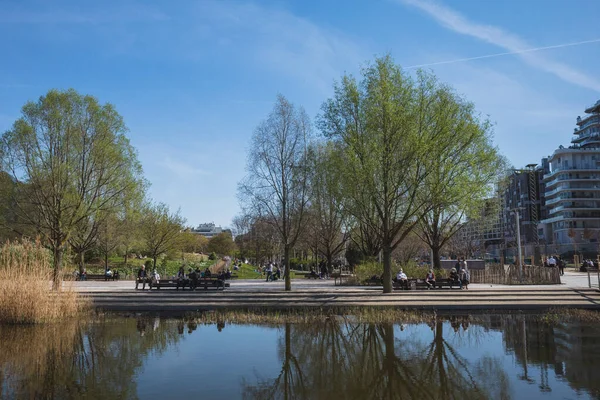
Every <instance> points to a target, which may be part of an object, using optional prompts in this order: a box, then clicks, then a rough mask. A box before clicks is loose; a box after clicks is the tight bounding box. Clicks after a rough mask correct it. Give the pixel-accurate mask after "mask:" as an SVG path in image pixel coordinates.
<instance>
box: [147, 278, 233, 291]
mask: <svg viewBox="0 0 600 400" xmlns="http://www.w3.org/2000/svg"><path fill="white" fill-rule="evenodd" d="M229 286H230V285H229V283H227V282H225V281H223V280H222V279H219V278H199V279H198V281H197V283H196V286H195V287H194V284H193V282H192V280H191V279H185V280H183V281H180V280H179V279H161V280H159V281H158V282H151V283H150V285H149V287H150V289H152V288H156V289H157V290H158V289H161V288H175V290H179V288H181V290H184V289H185V288H186V287H187V288H188V289H190V290H195V289H201V288H204V290H207V289H208V288H215V289H217V290H218V289H221V290H223V289H225V288H226V287H229Z"/></svg>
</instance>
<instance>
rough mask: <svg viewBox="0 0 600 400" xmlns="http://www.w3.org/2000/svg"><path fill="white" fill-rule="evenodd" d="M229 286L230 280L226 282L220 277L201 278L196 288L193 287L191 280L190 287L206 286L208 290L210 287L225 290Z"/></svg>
mask: <svg viewBox="0 0 600 400" xmlns="http://www.w3.org/2000/svg"><path fill="white" fill-rule="evenodd" d="M229 286H230V285H229V283H228V282H225V281H224V280H222V279H219V278H199V279H198V283H197V284H196V287H195V288H194V287H192V282H191V281H189V287H190V289H200V288H204V290H207V289H208V288H215V289H217V290H219V289H221V290H224V289H225V288H226V287H229Z"/></svg>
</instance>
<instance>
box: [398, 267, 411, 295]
mask: <svg viewBox="0 0 600 400" xmlns="http://www.w3.org/2000/svg"><path fill="white" fill-rule="evenodd" d="M396 282H398V284H399V285H400V287H404V288H405V289H406V290H408V277H407V276H406V274H405V273H404V271H403V270H402V268H400V271H398V275H396Z"/></svg>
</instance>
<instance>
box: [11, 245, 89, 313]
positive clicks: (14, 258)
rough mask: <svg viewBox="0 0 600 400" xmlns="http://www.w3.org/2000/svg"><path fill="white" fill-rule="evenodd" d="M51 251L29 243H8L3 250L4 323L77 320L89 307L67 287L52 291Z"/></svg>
mask: <svg viewBox="0 0 600 400" xmlns="http://www.w3.org/2000/svg"><path fill="white" fill-rule="evenodd" d="M51 282H52V264H51V260H50V254H49V252H48V251H47V250H46V249H45V248H44V247H43V246H42V245H41V244H40V243H39V242H32V241H29V240H22V241H18V242H6V243H4V245H3V246H2V247H1V248H0V323H4V324H33V323H46V322H55V321H59V320H63V319H65V318H69V317H74V316H76V315H79V314H80V313H82V312H83V311H84V310H85V309H87V307H88V303H87V301H86V300H85V299H82V298H81V297H80V296H79V295H78V294H77V292H75V291H74V290H72V288H71V287H70V286H69V285H68V284H67V285H65V287H64V288H63V290H61V291H59V292H53V291H52V290H51Z"/></svg>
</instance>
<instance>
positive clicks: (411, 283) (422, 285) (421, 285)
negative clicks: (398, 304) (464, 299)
mask: <svg viewBox="0 0 600 400" xmlns="http://www.w3.org/2000/svg"><path fill="white" fill-rule="evenodd" d="M393 287H394V289H395V290H407V288H406V287H405V286H401V285H400V283H399V282H393ZM429 288H430V286H429V285H428V284H427V283H426V282H425V279H414V278H411V279H409V280H408V290H419V289H420V290H427V289H429ZM443 288H449V289H460V285H459V284H458V282H450V281H448V279H441V280H438V281H436V282H435V289H443Z"/></svg>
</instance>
